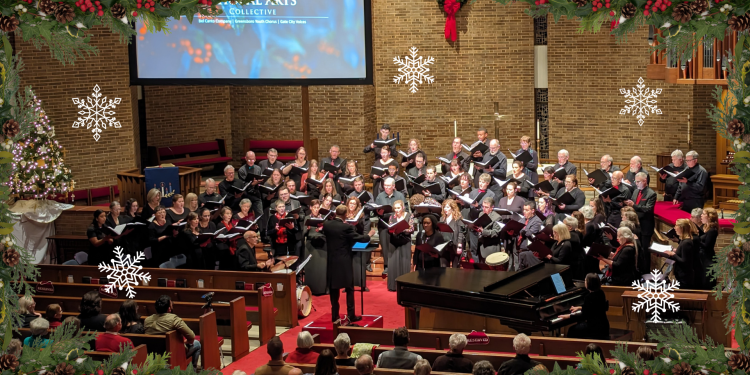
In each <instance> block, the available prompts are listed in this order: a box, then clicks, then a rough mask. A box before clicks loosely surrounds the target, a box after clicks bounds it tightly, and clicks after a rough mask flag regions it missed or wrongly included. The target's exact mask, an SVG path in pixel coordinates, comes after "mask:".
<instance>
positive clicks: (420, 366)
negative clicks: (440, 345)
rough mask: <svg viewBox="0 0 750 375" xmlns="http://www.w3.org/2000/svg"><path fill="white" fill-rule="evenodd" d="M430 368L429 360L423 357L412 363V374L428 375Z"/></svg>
mask: <svg viewBox="0 0 750 375" xmlns="http://www.w3.org/2000/svg"><path fill="white" fill-rule="evenodd" d="M430 372H432V368H430V362H429V361H428V360H426V359H424V358H422V359H420V360H419V361H417V364H416V365H414V375H430Z"/></svg>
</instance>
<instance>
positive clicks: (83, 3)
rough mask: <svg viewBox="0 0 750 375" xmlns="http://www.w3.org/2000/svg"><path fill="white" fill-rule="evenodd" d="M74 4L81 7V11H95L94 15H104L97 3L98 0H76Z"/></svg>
mask: <svg viewBox="0 0 750 375" xmlns="http://www.w3.org/2000/svg"><path fill="white" fill-rule="evenodd" d="M76 6H77V7H79V8H81V12H91V13H94V11H96V15H97V16H99V17H101V16H103V15H104V11H103V10H102V5H101V4H100V3H99V0H96V1H94V3H93V4H92V3H91V0H78V1H76Z"/></svg>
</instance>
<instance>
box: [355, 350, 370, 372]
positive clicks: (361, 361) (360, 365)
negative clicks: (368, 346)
mask: <svg viewBox="0 0 750 375" xmlns="http://www.w3.org/2000/svg"><path fill="white" fill-rule="evenodd" d="M354 367H356V368H357V372H358V373H359V375H371V374H372V370H373V366H372V357H370V355H369V354H362V355H361V356H359V358H357V360H356V361H355V363H354Z"/></svg>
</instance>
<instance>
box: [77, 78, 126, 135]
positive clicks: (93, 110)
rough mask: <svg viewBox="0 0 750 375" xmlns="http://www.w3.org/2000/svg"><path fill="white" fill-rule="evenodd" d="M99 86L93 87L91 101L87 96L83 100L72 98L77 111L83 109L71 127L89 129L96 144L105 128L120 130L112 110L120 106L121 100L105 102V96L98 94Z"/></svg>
mask: <svg viewBox="0 0 750 375" xmlns="http://www.w3.org/2000/svg"><path fill="white" fill-rule="evenodd" d="M99 90H100V89H99V85H95V86H94V93H93V95H92V96H93V99H92V96H88V97H86V98H85V99H80V98H73V103H75V104H77V105H78V108H79V109H83V110H81V111H79V112H78V114H79V115H81V116H84V117H79V118H78V121H76V122H74V123H73V127H74V128H76V129H78V128H79V127H83V126H85V127H86V129H91V127H94V129H93V130H91V132H92V133H94V139H95V140H96V141H97V142H98V141H99V137H100V135H99V134H100V133H101V132H102V131H103V130H104V129H106V128H107V126H109V127H112V126H114V127H115V128H118V129H119V128H120V122H119V121H117V119H116V118H115V117H114V115H115V111H112V109H115V108H117V105H118V104H120V101H121V99H120V98H115V99H114V100H112V99H110V100H109V101H108V100H107V97H106V96H105V97H104V98H102V93H100V92H99Z"/></svg>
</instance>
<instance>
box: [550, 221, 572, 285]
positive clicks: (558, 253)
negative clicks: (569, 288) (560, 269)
mask: <svg viewBox="0 0 750 375" xmlns="http://www.w3.org/2000/svg"><path fill="white" fill-rule="evenodd" d="M552 239H554V240H555V243H554V245H552V249H550V250H552V254H548V255H547V260H548V261H549V262H550V263H552V264H565V265H569V266H570V270H569V271H568V272H565V275H564V276H565V277H566V279H567V280H571V279H574V278H575V276H576V275H577V271H578V268H579V267H576V266H577V264H576V260H577V259H576V257H575V255H574V254H573V245H572V244H571V243H570V231H569V230H568V227H567V225H565V224H563V223H557V224H555V226H554V227H552ZM571 274H573V275H571Z"/></svg>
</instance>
